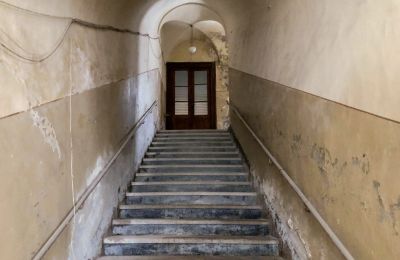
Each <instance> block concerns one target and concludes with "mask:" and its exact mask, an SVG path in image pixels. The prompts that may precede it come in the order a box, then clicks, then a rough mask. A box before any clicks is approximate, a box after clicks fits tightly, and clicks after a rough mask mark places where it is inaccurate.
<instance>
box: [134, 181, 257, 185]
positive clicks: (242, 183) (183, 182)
mask: <svg viewBox="0 0 400 260" xmlns="http://www.w3.org/2000/svg"><path fill="white" fill-rule="evenodd" d="M152 185H251V183H250V182H248V181H246V182H240V181H229V182H226V181H163V182H155V181H154V182H132V186H152Z"/></svg>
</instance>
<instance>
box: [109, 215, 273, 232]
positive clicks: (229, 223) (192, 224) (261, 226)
mask: <svg viewBox="0 0 400 260" xmlns="http://www.w3.org/2000/svg"><path fill="white" fill-rule="evenodd" d="M269 224H270V223H269V221H268V220H266V219H252V220H246V219H237V220H226V219H225V220H221V219H218V220H216V219H165V218H163V219H147V218H146V219H114V220H113V222H112V225H113V228H112V232H113V235H184V236H207V235H224V236H265V235H268V234H269V231H270V229H269Z"/></svg>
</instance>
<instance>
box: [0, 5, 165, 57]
mask: <svg viewBox="0 0 400 260" xmlns="http://www.w3.org/2000/svg"><path fill="white" fill-rule="evenodd" d="M0 5H3V6H6V7H8V8H12V9H15V10H16V11H19V12H23V13H26V14H30V15H35V16H41V17H47V18H52V19H64V20H69V23H68V24H67V26H66V28H65V30H64V32H63V33H62V34H61V37H60V39H59V40H58V41H57V43H56V44H55V46H54V47H53V48H52V50H51V51H50V52H49V53H47V54H44V55H42V56H41V57H37V58H35V57H28V56H26V55H23V54H20V53H18V52H16V51H14V50H13V49H12V48H11V47H9V46H7V44H5V43H3V42H0V46H1V47H2V48H4V49H5V50H7V51H8V52H9V53H10V54H12V55H14V56H15V57H18V58H20V59H21V60H24V61H27V62H30V63H41V62H44V61H45V60H47V59H49V58H50V57H51V56H52V55H54V53H55V52H56V51H57V50H58V49H59V48H60V46H61V45H62V43H63V42H64V40H65V38H66V36H67V34H68V31H69V30H70V28H71V27H72V25H73V24H77V25H80V26H83V27H88V28H91V29H96V30H105V31H114V32H119V33H128V34H132V35H136V36H141V37H146V38H148V39H150V40H156V41H158V42H159V40H160V37H159V36H151V35H150V34H149V33H141V32H138V31H133V30H130V29H125V28H118V27H114V26H111V25H101V24H95V23H91V22H87V21H84V20H82V19H78V18H72V17H61V16H53V15H48V14H43V13H38V12H35V11H31V10H28V9H24V8H21V7H18V6H15V5H11V4H9V3H6V2H4V1H0ZM2 32H3V34H5V35H6V36H7V37H8V38H9V39H10V40H12V41H13V42H14V43H15V44H16V45H17V46H18V48H19V49H21V50H22V51H23V52H25V53H29V52H28V51H26V50H25V49H23V48H22V47H21V46H20V45H19V44H17V43H16V41H15V40H13V39H12V38H11V37H9V36H8V35H7V34H6V33H5V32H4V31H2ZM31 56H33V55H31Z"/></svg>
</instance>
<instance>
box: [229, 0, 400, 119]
mask: <svg viewBox="0 0 400 260" xmlns="http://www.w3.org/2000/svg"><path fill="white" fill-rule="evenodd" d="M253 3H254V5H253V6H252V7H251V8H249V12H251V15H250V20H249V22H248V24H247V25H246V24H243V25H241V26H238V27H237V28H236V30H237V33H236V36H234V38H233V41H232V42H233V43H234V48H233V49H232V57H231V64H230V65H231V67H233V68H236V69H238V70H241V71H245V72H247V73H250V74H253V75H256V76H258V77H261V78H264V79H268V80H271V81H274V82H279V83H281V84H283V85H286V86H290V87H293V88H296V89H299V90H303V91H306V92H308V93H311V94H314V95H317V96H321V97H323V98H327V99H329V100H332V101H336V102H339V103H342V104H345V105H348V106H351V107H355V108H358V109H361V110H364V111H367V112H370V113H373V114H376V115H379V116H382V117H386V118H389V119H394V120H397V121H400V110H399V109H398V104H399V103H400V88H398V85H399V83H400V75H399V73H397V70H398V67H399V65H400V58H399V55H398V54H399V48H398V46H399V45H400V28H399V26H398V24H399V22H400V2H399V1H396V0H384V1H367V0H360V1H346V0H339V1H330V0H306V1H303V0H295V1H293V0H265V1H254V2H253ZM239 28H243V31H241V30H240V29H239ZM240 35H241V36H240Z"/></svg>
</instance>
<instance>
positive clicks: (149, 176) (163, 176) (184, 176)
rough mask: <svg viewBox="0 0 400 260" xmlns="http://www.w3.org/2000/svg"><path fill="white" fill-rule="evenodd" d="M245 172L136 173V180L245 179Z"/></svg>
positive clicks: (246, 178) (246, 177)
mask: <svg viewBox="0 0 400 260" xmlns="http://www.w3.org/2000/svg"><path fill="white" fill-rule="evenodd" d="M248 178H249V175H248V174H247V173H210V172H208V173H184V172H181V173H137V174H136V177H135V181H137V182H152V181H155V182H161V181H247V180H248Z"/></svg>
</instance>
